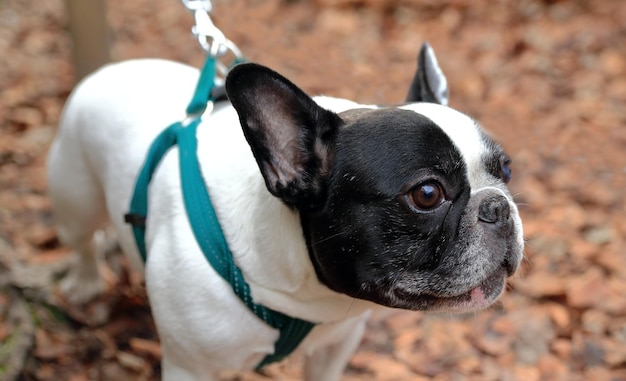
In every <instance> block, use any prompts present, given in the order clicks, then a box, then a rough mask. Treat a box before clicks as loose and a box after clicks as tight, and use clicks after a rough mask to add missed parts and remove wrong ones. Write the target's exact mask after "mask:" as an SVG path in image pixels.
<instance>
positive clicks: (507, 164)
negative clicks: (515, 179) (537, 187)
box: [500, 158, 513, 183]
mask: <svg viewBox="0 0 626 381" xmlns="http://www.w3.org/2000/svg"><path fill="white" fill-rule="evenodd" d="M500 172H501V173H500V177H501V178H502V181H504V182H505V183H508V182H509V181H511V176H512V175H513V172H512V171H511V159H508V158H505V159H502V163H501V164H500Z"/></svg>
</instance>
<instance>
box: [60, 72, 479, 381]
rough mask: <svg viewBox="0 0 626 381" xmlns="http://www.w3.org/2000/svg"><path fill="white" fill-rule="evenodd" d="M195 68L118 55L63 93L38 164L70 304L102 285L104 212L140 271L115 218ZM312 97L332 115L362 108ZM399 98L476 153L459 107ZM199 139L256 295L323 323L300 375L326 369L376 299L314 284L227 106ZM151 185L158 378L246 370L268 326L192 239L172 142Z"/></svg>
mask: <svg viewBox="0 0 626 381" xmlns="http://www.w3.org/2000/svg"><path fill="white" fill-rule="evenodd" d="M197 78H198V71H197V70H196V69H194V68H191V67H189V66H185V65H182V64H177V63H173V62H168V61H162V60H136V61H128V62H124V63H120V64H114V65H110V66H107V67H105V68H103V69H101V70H100V71H98V72H97V73H96V74H94V75H92V76H91V77H89V78H88V79H86V80H85V81H83V83H81V84H80V85H79V86H78V88H77V89H76V90H75V92H74V93H73V94H72V96H71V99H70V100H69V102H68V105H67V107H66V109H65V110H64V113H63V117H62V124H61V126H60V131H59V134H58V137H57V139H56V140H55V142H54V143H53V146H52V148H51V151H50V156H49V163H48V167H49V168H48V176H49V178H48V180H49V186H50V194H51V197H52V201H53V204H54V207H55V213H56V217H57V221H58V226H59V234H60V237H61V240H62V241H63V242H64V243H66V244H68V245H70V246H72V247H73V248H75V249H76V250H77V252H78V254H79V255H78V258H79V261H78V262H77V263H76V266H77V268H76V269H75V271H73V272H72V273H71V274H70V276H69V277H68V278H66V279H65V280H64V283H63V284H62V289H63V291H64V293H65V294H66V295H67V297H68V298H69V299H70V300H71V301H73V302H82V301H85V300H87V299H89V298H91V297H93V296H94V295H95V294H97V293H98V292H100V291H101V290H102V287H103V286H102V283H101V280H100V279H99V277H98V271H97V263H96V260H95V259H94V258H95V257H96V255H94V254H95V252H96V251H97V250H98V248H97V247H96V246H97V244H96V243H95V241H96V240H95V239H94V232H96V231H97V230H98V229H101V228H103V227H105V226H106V225H107V224H109V223H110V224H112V226H113V227H114V230H115V231H116V233H117V236H118V237H117V238H118V240H119V242H120V244H121V246H122V248H123V250H124V252H126V253H127V254H129V258H130V259H131V261H132V263H133V265H134V266H135V267H136V269H137V270H138V271H143V269H144V266H143V264H142V263H141V260H140V258H139V255H138V253H137V249H136V246H135V242H134V238H133V236H132V234H131V229H130V227H129V225H127V224H125V223H124V221H123V215H124V213H126V212H127V210H128V205H129V200H130V197H131V192H132V190H133V188H134V181H135V178H136V175H137V173H138V171H139V169H140V167H141V165H142V163H143V161H144V159H145V155H146V152H147V149H148V147H149V145H150V143H151V142H152V140H153V139H154V137H155V136H156V135H157V134H158V133H159V132H160V131H161V130H162V129H163V128H164V127H166V126H167V125H168V124H170V123H173V122H175V121H178V120H181V119H182V118H183V117H184V114H183V113H184V110H185V108H186V105H187V103H188V101H189V100H190V96H191V94H192V93H193V91H194V88H195V85H196V81H197ZM130 83H132V85H128V84H130ZM316 100H317V101H318V102H319V103H320V104H321V105H322V106H323V107H326V108H328V109H331V110H333V111H337V112H340V111H343V110H346V109H350V108H355V107H356V106H358V107H373V106H362V105H357V104H356V103H354V102H351V101H347V100H342V99H334V98H316ZM407 108H410V109H413V110H415V111H418V112H419V113H421V114H424V115H426V116H427V117H429V118H430V119H432V120H433V121H435V122H436V123H437V124H438V125H440V126H442V128H444V129H445V128H450V129H452V128H454V129H459V130H462V131H463V132H462V133H448V134H449V135H450V136H458V137H459V140H458V141H455V143H456V144H457V145H458V146H459V148H460V150H461V151H462V152H463V156H464V157H466V158H468V157H469V158H472V157H474V158H476V160H478V159H479V155H480V154H481V152H480V146H481V144H482V143H481V139H480V136H479V134H478V131H477V129H476V126H474V122H473V121H472V120H471V119H470V118H468V117H466V116H464V115H462V114H460V113H458V112H456V111H454V110H452V109H449V108H446V107H442V106H438V105H428V104H414V105H411V106H407ZM446 126H448V127H446ZM198 141H199V148H198V156H199V160H200V164H201V168H202V173H203V176H204V178H205V180H206V182H207V183H208V184H210V185H209V191H210V194H211V197H212V201H213V204H214V207H215V209H216V212H217V215H218V217H219V220H220V224H221V226H222V229H223V231H224V234H225V236H226V239H227V241H228V243H229V246H230V249H231V251H232V252H233V255H234V256H235V261H236V263H237V264H238V266H239V267H240V268H241V270H242V272H243V274H244V276H245V278H246V280H247V281H248V283H249V284H250V287H251V290H252V295H253V298H254V300H255V301H256V302H257V303H260V304H263V305H265V306H267V307H269V308H272V309H275V310H278V311H281V312H283V313H286V314H288V315H291V316H294V317H298V318H302V319H306V320H309V321H314V322H320V323H323V324H320V325H318V326H316V327H315V328H314V330H313V332H312V333H311V334H310V335H309V336H308V337H307V339H306V340H305V341H304V342H303V344H302V345H301V346H300V349H301V350H302V351H303V352H304V354H305V358H306V364H307V365H306V367H305V377H306V379H308V380H319V381H328V380H334V379H338V378H339V376H340V374H341V372H342V370H343V368H344V366H345V364H346V363H347V362H348V359H349V357H350V355H351V354H352V353H353V352H354V350H355V349H356V347H357V345H358V343H359V341H360V338H361V335H362V333H363V330H364V326H365V320H366V318H367V316H368V315H369V310H370V309H372V308H373V307H374V305H373V304H372V303H370V302H366V301H363V300H356V299H353V298H351V297H348V296H346V295H343V294H339V293H336V292H333V291H331V290H330V289H328V288H327V287H325V286H324V285H322V284H321V283H320V282H319V281H318V279H317V278H316V276H315V271H314V269H313V266H312V264H311V262H310V260H309V256H308V253H307V249H306V245H305V242H304V239H303V235H302V231H301V227H300V221H299V216H298V214H297V212H296V211H293V210H291V209H289V208H288V207H286V206H285V205H284V204H283V203H282V202H281V201H280V200H278V199H277V198H275V197H273V196H272V195H270V193H269V192H268V191H267V190H266V188H265V184H264V181H263V178H262V177H261V174H260V172H259V169H258V166H257V164H256V162H255V160H254V158H253V156H252V153H251V151H250V148H249V146H248V144H247V143H246V141H245V139H244V137H243V133H242V130H241V127H240V126H239V120H238V117H237V114H236V112H235V110H234V109H233V108H232V107H230V106H227V105H218V106H217V108H216V109H215V111H214V112H213V113H212V114H211V115H210V116H209V117H205V118H204V121H203V124H202V125H201V126H200V128H199V130H198ZM478 172H480V171H476V173H478ZM470 173H471V171H470ZM149 195H150V197H149V213H148V220H147V226H148V229H147V235H146V242H147V249H148V253H149V254H148V261H147V264H146V266H145V279H146V286H147V291H148V295H149V299H150V303H151V306H152V312H153V315H154V318H155V321H156V324H157V327H158V332H159V336H160V339H161V343H162V347H163V355H164V359H163V378H164V379H165V380H176V381H184V380H213V379H216V377H217V375H216V374H215V373H213V372H214V370H215V369H221V368H235V369H251V368H254V367H255V366H256V365H257V364H258V363H259V362H260V361H261V359H262V358H263V357H264V356H265V355H266V354H268V353H271V352H272V351H273V348H274V342H275V341H276V339H277V337H278V332H277V331H276V330H274V329H272V328H270V327H269V326H267V325H266V324H264V323H263V322H261V321H260V320H259V319H258V318H256V317H255V316H254V315H253V314H252V313H251V312H250V311H249V310H248V309H247V308H246V307H245V306H244V304H243V303H242V302H241V301H240V300H239V299H238V298H237V297H236V296H235V295H234V294H233V293H232V291H231V288H230V286H229V285H228V284H227V283H226V282H225V281H224V280H223V279H222V278H221V277H219V276H218V275H217V274H216V273H215V271H214V270H213V268H212V267H211V266H210V265H209V264H208V262H207V261H206V259H205V258H204V256H203V254H202V252H201V251H200V249H199V247H198V245H197V244H196V240H195V238H194V236H193V234H192V231H191V229H190V226H189V222H188V220H187V216H186V214H185V211H184V207H183V203H182V196H181V190H180V180H179V173H178V153H177V150H176V149H173V150H172V151H171V152H170V153H168V155H167V156H166V157H165V158H164V160H163V162H162V163H161V165H160V167H159V168H158V169H157V171H156V173H155V176H154V178H153V181H152V183H151V186H150V191H149ZM242 216H245V218H242Z"/></svg>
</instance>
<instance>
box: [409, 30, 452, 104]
mask: <svg viewBox="0 0 626 381" xmlns="http://www.w3.org/2000/svg"><path fill="white" fill-rule="evenodd" d="M406 101H407V102H430V103H439V104H441V105H444V106H447V105H448V81H447V80H446V77H445V75H444V74H443V71H442V70H441V68H440V67H439V64H438V63H437V57H435V51H434V50H433V48H431V47H430V44H429V43H428V42H425V43H424V44H423V45H422V48H421V49H420V52H419V55H418V57H417V71H416V72H415V77H413V82H412V83H411V87H410V88H409V94H408V95H407V97H406Z"/></svg>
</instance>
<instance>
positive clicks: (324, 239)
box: [312, 232, 344, 246]
mask: <svg viewBox="0 0 626 381" xmlns="http://www.w3.org/2000/svg"><path fill="white" fill-rule="evenodd" d="M343 234H344V233H343V232H339V233H337V234H333V235H331V236H329V237H326V238H323V239H320V240H319V241H315V242H313V244H312V245H313V246H317V245H319V244H320V243H324V242H326V241H328V240H331V239H333V238H337V237H339V236H342V235H343Z"/></svg>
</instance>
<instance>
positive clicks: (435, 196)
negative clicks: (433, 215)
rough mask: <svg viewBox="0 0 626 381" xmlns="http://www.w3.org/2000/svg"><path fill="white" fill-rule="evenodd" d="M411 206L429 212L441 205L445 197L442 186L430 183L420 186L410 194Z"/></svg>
mask: <svg viewBox="0 0 626 381" xmlns="http://www.w3.org/2000/svg"><path fill="white" fill-rule="evenodd" d="M408 198H409V201H410V202H411V204H412V205H413V206H414V207H415V208H416V209H418V210H421V211H429V210H432V209H434V208H436V207H437V206H439V205H441V203H442V202H443V201H444V199H445V196H444V192H443V189H441V185H439V184H438V183H435V182H428V183H423V184H420V185H418V186H417V187H415V188H413V189H412V190H411V191H410V192H409V193H408Z"/></svg>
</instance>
